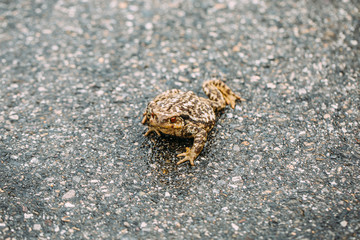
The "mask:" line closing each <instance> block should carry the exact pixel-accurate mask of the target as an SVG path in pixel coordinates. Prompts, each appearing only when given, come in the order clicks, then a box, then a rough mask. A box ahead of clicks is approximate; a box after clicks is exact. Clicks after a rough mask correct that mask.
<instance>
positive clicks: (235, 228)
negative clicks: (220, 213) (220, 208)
mask: <svg viewBox="0 0 360 240" xmlns="http://www.w3.org/2000/svg"><path fill="white" fill-rule="evenodd" d="M231 226H232V228H233V229H234V230H235V231H237V230H239V226H238V225H236V224H235V223H231Z"/></svg>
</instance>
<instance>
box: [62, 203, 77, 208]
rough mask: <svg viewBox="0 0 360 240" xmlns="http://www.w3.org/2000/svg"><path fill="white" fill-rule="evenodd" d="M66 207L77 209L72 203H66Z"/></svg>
mask: <svg viewBox="0 0 360 240" xmlns="http://www.w3.org/2000/svg"><path fill="white" fill-rule="evenodd" d="M64 206H65V207H67V208H73V207H75V205H74V204H72V203H71V202H66V203H65V204H64Z"/></svg>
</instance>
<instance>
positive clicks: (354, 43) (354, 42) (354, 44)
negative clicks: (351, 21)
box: [350, 40, 358, 46]
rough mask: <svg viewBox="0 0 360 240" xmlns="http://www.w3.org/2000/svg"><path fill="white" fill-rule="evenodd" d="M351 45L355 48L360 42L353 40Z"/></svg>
mask: <svg viewBox="0 0 360 240" xmlns="http://www.w3.org/2000/svg"><path fill="white" fill-rule="evenodd" d="M350 43H351V45H353V46H356V45H358V41H356V40H351V41H350Z"/></svg>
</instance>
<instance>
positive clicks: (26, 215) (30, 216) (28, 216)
mask: <svg viewBox="0 0 360 240" xmlns="http://www.w3.org/2000/svg"><path fill="white" fill-rule="evenodd" d="M33 216H34V214H32V213H29V214H27V213H24V218H25V219H29V218H32V217H33Z"/></svg>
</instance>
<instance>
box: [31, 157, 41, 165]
mask: <svg viewBox="0 0 360 240" xmlns="http://www.w3.org/2000/svg"><path fill="white" fill-rule="evenodd" d="M30 163H34V164H36V163H39V159H37V158H32V159H31V160H30Z"/></svg>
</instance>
